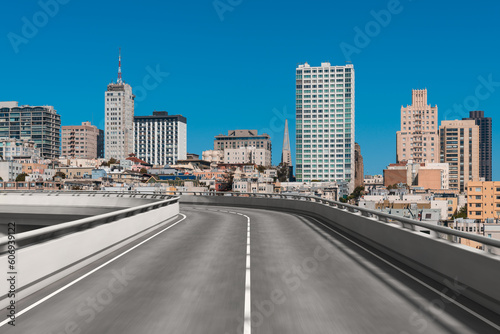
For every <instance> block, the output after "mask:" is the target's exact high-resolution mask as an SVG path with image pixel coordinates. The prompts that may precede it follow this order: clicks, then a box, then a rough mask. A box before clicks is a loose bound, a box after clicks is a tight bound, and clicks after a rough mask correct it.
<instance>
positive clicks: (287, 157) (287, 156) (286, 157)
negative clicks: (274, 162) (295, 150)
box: [281, 119, 292, 166]
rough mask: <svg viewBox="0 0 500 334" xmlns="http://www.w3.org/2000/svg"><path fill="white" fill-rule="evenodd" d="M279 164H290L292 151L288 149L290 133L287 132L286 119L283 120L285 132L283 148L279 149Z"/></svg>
mask: <svg viewBox="0 0 500 334" xmlns="http://www.w3.org/2000/svg"><path fill="white" fill-rule="evenodd" d="M281 164H283V165H284V164H286V165H288V166H291V165H292V153H291V151H290V134H289V133H288V120H287V119H286V120H285V133H284V134H283V150H282V151H281Z"/></svg>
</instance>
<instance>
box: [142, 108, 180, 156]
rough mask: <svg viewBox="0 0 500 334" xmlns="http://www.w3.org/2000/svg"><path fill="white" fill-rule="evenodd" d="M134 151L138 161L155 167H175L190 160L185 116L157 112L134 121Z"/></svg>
mask: <svg viewBox="0 0 500 334" xmlns="http://www.w3.org/2000/svg"><path fill="white" fill-rule="evenodd" d="M134 148H135V153H136V156H137V158H139V159H142V160H144V161H146V162H148V163H150V164H152V165H162V166H165V165H174V164H176V163H177V160H185V159H186V157H187V120H186V117H184V116H182V115H169V114H168V112H166V111H153V115H152V116H135V117H134Z"/></svg>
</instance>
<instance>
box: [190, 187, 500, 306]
mask: <svg viewBox="0 0 500 334" xmlns="http://www.w3.org/2000/svg"><path fill="white" fill-rule="evenodd" d="M290 201H291V200H284V199H271V198H252V197H229V196H206V197H205V196H203V197H202V196H181V203H189V204H196V205H226V206H239V207H250V208H264V209H271V210H280V211H285V212H297V213H302V214H306V215H309V216H313V217H316V218H318V219H321V220H322V221H324V222H326V223H327V224H330V225H331V226H332V227H336V228H338V229H340V230H342V231H344V232H345V233H347V234H349V235H352V236H354V237H355V238H357V239H359V240H361V241H363V242H365V243H367V244H369V245H370V246H372V247H374V248H376V249H378V250H379V251H382V252H383V253H385V254H387V255H389V256H391V257H393V258H394V259H396V260H398V261H400V262H402V263H403V264H405V265H407V266H409V267H411V268H413V269H415V270H417V271H419V272H421V273H423V274H424V275H426V276H428V277H430V278H432V279H434V280H436V281H438V282H440V283H442V284H444V285H448V286H450V283H453V282H459V283H460V284H461V285H464V286H465V287H466V289H465V290H463V292H462V293H463V295H465V296H466V297H468V298H470V299H472V300H474V301H476V302H478V303H479V304H481V305H483V306H485V307H487V308H489V309H491V310H493V311H494V312H496V313H499V314H500V289H498V277H500V259H499V257H498V256H494V255H491V254H488V253H485V252H483V251H480V250H476V249H473V248H470V247H467V246H464V245H460V244H453V243H450V242H448V241H446V240H443V239H437V238H433V237H431V236H428V235H426V234H424V233H419V232H415V231H411V230H409V229H403V228H402V227H400V226H398V225H396V224H388V223H384V222H380V221H378V220H376V219H375V218H367V217H364V216H361V215H358V214H352V213H350V212H348V211H345V210H340V209H338V208H333V207H330V206H327V205H324V204H319V203H314V202H308V201H294V202H293V203H291V202H290ZM447 283H448V284H447Z"/></svg>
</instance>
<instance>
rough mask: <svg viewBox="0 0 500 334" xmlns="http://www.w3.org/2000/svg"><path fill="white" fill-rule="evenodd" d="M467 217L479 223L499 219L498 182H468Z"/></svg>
mask: <svg viewBox="0 0 500 334" xmlns="http://www.w3.org/2000/svg"><path fill="white" fill-rule="evenodd" d="M467 217H468V218H470V219H475V220H477V221H481V222H485V221H486V220H487V219H490V220H497V219H500V182H492V181H471V182H469V184H468V185H467Z"/></svg>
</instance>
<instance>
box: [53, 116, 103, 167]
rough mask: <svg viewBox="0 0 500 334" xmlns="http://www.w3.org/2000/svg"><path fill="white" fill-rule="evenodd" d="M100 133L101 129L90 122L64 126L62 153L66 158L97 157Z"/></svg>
mask: <svg viewBox="0 0 500 334" xmlns="http://www.w3.org/2000/svg"><path fill="white" fill-rule="evenodd" d="M98 135H99V129H98V128H97V127H96V126H95V125H92V124H90V122H83V123H82V125H67V126H63V127H62V155H63V156H64V157H66V158H77V159H95V158H97V137H98Z"/></svg>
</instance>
